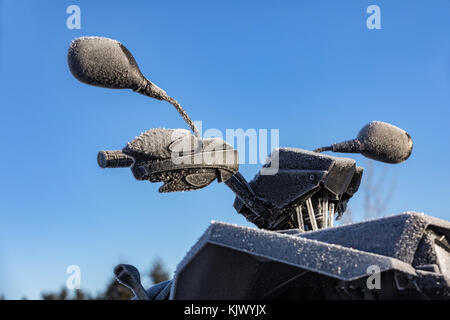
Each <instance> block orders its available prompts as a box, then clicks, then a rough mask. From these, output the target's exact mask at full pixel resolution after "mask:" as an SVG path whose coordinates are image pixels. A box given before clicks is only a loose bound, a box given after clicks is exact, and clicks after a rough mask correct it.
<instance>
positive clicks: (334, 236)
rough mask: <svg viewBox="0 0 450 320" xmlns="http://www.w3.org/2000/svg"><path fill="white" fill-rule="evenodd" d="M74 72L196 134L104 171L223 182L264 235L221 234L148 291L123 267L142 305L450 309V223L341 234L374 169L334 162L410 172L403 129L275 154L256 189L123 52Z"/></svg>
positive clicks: (411, 220) (92, 46)
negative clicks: (145, 101)
mask: <svg viewBox="0 0 450 320" xmlns="http://www.w3.org/2000/svg"><path fill="white" fill-rule="evenodd" d="M68 65H69V69H70V71H71V72H72V74H73V75H74V77H75V78H76V79H78V80H79V81H81V82H83V83H86V84H89V85H94V86H99V87H104V88H112V89H131V90H133V91H135V92H137V93H140V94H144V95H146V96H149V97H151V98H155V99H158V100H164V101H167V102H169V103H170V104H172V105H173V106H174V107H175V108H176V109H177V111H178V112H179V113H180V115H181V116H182V117H183V119H184V120H185V121H186V123H187V124H188V126H189V127H190V129H191V130H192V133H191V132H190V131H188V130H185V129H162V128H156V129H150V130H148V131H146V132H144V133H142V134H140V135H139V136H137V137H136V138H135V139H134V140H132V141H130V142H128V143H127V144H126V146H125V147H124V148H123V149H121V150H104V151H100V152H99V153H98V156H97V162H98V164H99V166H100V167H101V168H126V167H130V168H131V171H132V174H133V175H134V177H135V178H136V179H137V180H144V181H150V182H152V183H153V182H162V183H163V185H162V186H161V187H160V188H159V192H178V191H191V190H198V189H201V188H204V187H206V186H208V185H209V184H211V183H212V182H213V181H215V180H217V181H218V182H219V183H221V182H223V183H224V184H225V185H226V186H227V187H229V188H230V189H231V190H232V191H233V192H234V194H235V195H236V198H235V202H234V205H233V206H234V208H235V209H236V211H237V212H238V213H240V214H242V215H244V217H245V218H246V219H247V220H248V221H250V222H252V223H253V224H255V225H256V226H257V227H258V229H252V228H244V227H238V226H233V225H228V224H225V223H219V222H213V223H212V224H211V226H210V227H209V228H208V230H207V231H206V232H205V234H204V235H203V236H202V237H201V238H200V240H199V241H198V242H197V243H196V244H195V245H194V246H193V247H192V249H191V250H190V252H189V253H188V254H187V256H186V258H185V259H184V260H183V261H182V262H181V263H180V265H179V266H178V268H177V271H176V272H175V277H174V279H173V280H170V281H167V282H163V283H160V284H157V285H155V286H153V287H151V288H150V289H148V290H145V289H144V288H143V287H142V285H141V283H140V276H139V271H138V270H137V269H136V268H135V267H133V266H131V265H125V264H120V265H118V266H117V267H116V268H115V269H114V274H115V276H116V278H117V280H118V281H119V282H121V283H122V284H124V285H126V286H127V287H129V288H130V289H131V290H132V291H133V292H134V294H135V298H136V299H156V300H159V299H308V298H319V299H397V298H412V299H416V298H417V299H427V298H447V299H448V298H449V297H450V291H449V288H450V246H449V239H450V225H449V223H448V222H446V221H441V220H438V219H434V218H431V217H426V216H421V215H419V214H416V213H406V214H402V215H398V216H394V217H391V218H383V219H378V220H374V221H370V222H364V223H359V224H353V225H348V226H341V227H333V221H334V220H338V219H340V218H341V217H342V215H343V214H344V213H345V211H346V207H347V203H348V201H349V200H350V198H351V197H352V196H353V195H354V194H355V193H356V192H357V191H358V188H359V185H360V182H361V179H362V175H363V168H361V167H359V166H357V165H356V163H355V160H353V159H350V158H343V157H336V156H331V155H326V154H323V153H322V152H324V151H331V152H339V153H360V154H362V155H364V156H366V157H368V158H370V159H374V160H377V161H382V162H385V163H391V164H395V163H400V162H403V161H405V160H407V159H408V158H409V156H410V155H411V152H412V148H413V142H412V139H411V136H410V135H409V134H408V133H407V132H406V131H404V130H403V129H400V128H398V127H396V126H394V125H391V124H388V123H385V122H381V121H372V122H370V123H368V124H367V125H365V126H364V127H363V128H362V129H361V130H360V131H359V133H358V135H357V137H356V138H355V139H352V140H348V141H344V142H340V143H336V144H333V145H331V146H326V147H321V148H318V149H316V150H314V151H308V150H303V149H299V148H278V149H275V150H274V151H273V152H272V153H271V154H270V155H269V157H268V159H267V161H266V163H265V164H264V165H263V166H262V168H261V170H260V171H259V172H258V173H257V174H256V176H255V177H254V178H253V180H251V181H250V182H248V181H247V180H246V179H245V178H244V177H243V176H242V175H241V174H240V172H239V158H238V152H237V150H235V149H233V147H232V146H231V145H230V144H228V143H226V142H225V141H223V140H222V139H218V138H202V137H201V136H200V135H199V132H198V130H197V128H196V127H195V124H194V122H193V121H192V120H191V119H190V118H189V116H188V115H187V113H186V112H185V111H184V109H183V108H182V107H181V105H180V104H179V103H178V101H177V100H175V99H174V98H172V97H170V96H169V95H168V94H167V93H166V92H165V91H164V90H162V89H161V88H159V87H158V86H157V85H155V84H154V83H152V82H151V81H150V80H148V79H147V78H145V77H144V76H143V74H142V73H141V71H140V70H139V67H138V65H137V63H136V61H135V59H134V58H133V56H132V54H131V53H130V51H129V50H128V49H127V48H126V47H125V46H124V45H122V44H121V43H120V42H118V41H115V40H112V39H108V38H101V37H82V38H77V39H75V40H73V41H72V43H71V45H70V47H69V51H68ZM374 279H375V280H377V279H378V280H379V281H378V280H377V281H375V280H374ZM380 279H381V280H380ZM369 280H370V281H372V280H373V281H375V282H376V284H375V285H371V284H370V283H369V282H370V281H369Z"/></svg>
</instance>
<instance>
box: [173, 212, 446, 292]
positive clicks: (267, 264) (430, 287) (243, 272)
mask: <svg viewBox="0 0 450 320" xmlns="http://www.w3.org/2000/svg"><path fill="white" fill-rule="evenodd" d="M430 237H432V238H430ZM430 239H431V241H430ZM448 239H450V223H448V222H446V221H443V220H439V219H435V218H431V217H428V216H426V215H422V214H417V213H412V212H409V213H404V214H400V215H395V216H392V217H387V218H382V219H376V220H372V221H366V222H361V223H356V224H353V225H348V226H341V227H337V228H330V229H324V230H319V231H315V232H307V233H300V232H298V233H296V234H295V233H293V232H292V231H291V232H290V234H288V233H285V232H274V231H267V230H258V229H252V228H247V227H240V226H236V225H230V224H226V223H222V222H212V223H211V225H210V227H209V228H208V229H207V230H206V232H205V233H204V234H203V236H202V237H201V238H200V239H199V240H198V241H197V243H196V244H195V245H194V246H193V247H192V248H191V250H190V251H189V252H188V254H187V255H186V257H185V258H184V259H183V260H182V261H181V263H180V264H179V265H178V267H177V271H176V273H175V277H174V281H173V285H172V291H171V296H170V297H171V299H277V298H296V299H297V298H300V299H301V298H312V297H315V298H327V299H340V298H344V299H345V298H348V299H350V298H356V299H358V298H359V299H366V298H386V299H396V298H413V299H416V298H447V299H448V298H450V291H449V286H450V273H449V266H448V263H449V257H450V246H449V243H448ZM371 266H376V267H377V268H378V269H379V272H380V277H381V289H379V290H375V291H374V290H370V289H368V288H367V285H366V281H367V279H368V277H370V276H371V272H370V271H369V270H370V267H371Z"/></svg>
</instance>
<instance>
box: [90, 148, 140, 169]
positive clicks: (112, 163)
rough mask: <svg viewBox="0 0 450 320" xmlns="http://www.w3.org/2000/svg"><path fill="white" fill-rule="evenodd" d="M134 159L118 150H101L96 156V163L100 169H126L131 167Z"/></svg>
mask: <svg viewBox="0 0 450 320" xmlns="http://www.w3.org/2000/svg"><path fill="white" fill-rule="evenodd" d="M133 162H134V159H133V158H132V157H130V156H128V155H126V154H125V153H123V152H122V151H120V150H102V151H100V152H99V153H98V154H97V163H98V165H99V167H100V168H127V167H131V165H132V164H133Z"/></svg>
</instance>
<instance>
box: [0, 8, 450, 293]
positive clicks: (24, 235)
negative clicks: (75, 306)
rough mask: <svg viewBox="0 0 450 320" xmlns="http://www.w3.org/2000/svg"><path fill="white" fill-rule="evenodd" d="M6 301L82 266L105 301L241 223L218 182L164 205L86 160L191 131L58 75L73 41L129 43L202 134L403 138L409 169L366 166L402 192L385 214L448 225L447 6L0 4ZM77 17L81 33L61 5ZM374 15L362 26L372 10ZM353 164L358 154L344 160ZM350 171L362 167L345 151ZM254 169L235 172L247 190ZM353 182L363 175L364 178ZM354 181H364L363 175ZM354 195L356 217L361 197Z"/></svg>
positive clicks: (287, 141)
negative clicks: (117, 269) (389, 133)
mask: <svg viewBox="0 0 450 320" xmlns="http://www.w3.org/2000/svg"><path fill="white" fill-rule="evenodd" d="M0 4H1V6H0V10H1V12H0V14H1V18H0V19H1V20H0V28H1V29H0V37H1V38H0V68H1V77H0V88H1V97H2V99H1V101H2V102H1V104H0V121H1V122H0V123H1V125H0V137H1V139H2V140H1V141H2V146H3V152H2V155H1V157H0V218H1V221H2V222H1V224H0V294H5V295H6V297H7V298H13V299H14V298H21V297H23V296H26V297H28V298H39V297H40V293H41V292H42V291H49V290H56V289H59V288H60V287H62V286H63V285H64V284H65V282H66V279H67V276H68V275H67V274H66V268H67V266H69V265H73V264H75V265H79V266H80V268H81V287H82V289H85V290H87V291H89V292H91V293H95V292H98V291H99V290H101V289H102V288H103V287H104V285H105V283H106V282H107V281H108V280H109V279H110V278H111V276H112V268H113V267H114V266H115V265H116V264H117V263H119V262H128V263H132V264H134V265H136V266H137V267H138V268H140V269H141V270H143V271H145V270H147V269H148V268H149V265H150V263H151V261H152V260H153V259H154V258H155V257H161V259H162V260H163V261H164V262H165V263H166V265H167V266H168V267H169V268H170V270H171V271H174V269H175V267H176V264H177V263H178V262H179V261H180V260H181V259H182V258H183V256H184V254H185V253H186V251H187V250H188V249H189V248H190V246H191V245H193V244H194V243H195V241H196V239H197V238H198V237H199V236H200V235H201V234H202V232H203V231H204V230H205V229H206V227H207V226H208V224H209V222H210V221H211V220H220V221H226V222H230V223H236V224H240V225H249V224H248V223H246V222H245V219H244V218H243V217H242V216H240V215H238V214H237V213H236V212H235V211H234V209H233V208H232V203H233V199H234V197H233V194H232V192H231V191H230V190H228V189H227V187H226V186H225V185H223V184H217V183H213V184H212V185H210V186H209V187H207V188H205V189H203V190H200V191H195V192H188V193H173V194H159V193H158V191H157V189H158V185H156V184H150V183H146V182H138V181H135V180H134V178H133V177H132V175H131V173H130V171H129V170H128V169H120V170H119V169H118V170H101V169H100V168H98V166H97V163H96V155H97V152H98V151H99V150H103V149H120V148H122V147H123V146H125V144H126V143H127V142H128V141H130V140H131V139H132V138H134V136H135V135H137V134H139V133H140V132H141V131H145V130H147V129H150V128H153V127H167V128H186V125H185V124H184V122H183V121H182V119H181V117H179V116H178V114H177V113H176V111H175V110H174V109H173V108H172V107H170V105H168V104H166V103H162V102H159V101H156V100H151V99H148V98H146V97H144V96H140V95H137V94H135V93H133V92H131V91H128V90H107V89H101V88H96V87H89V86H87V85H84V84H82V83H80V82H78V81H76V80H75V79H74V78H73V77H72V75H71V74H70V72H69V70H68V68H67V63H66V55H67V48H68V46H69V44H70V41H71V40H72V39H73V38H76V37H79V36H86V35H87V36H90V35H98V36H104V37H110V38H114V39H117V40H119V41H121V42H123V43H124V44H125V45H126V46H127V47H128V49H130V51H131V52H132V53H133V55H134V56H135V58H136V60H137V62H138V64H139V66H140V68H141V70H142V72H143V73H144V75H146V76H147V77H148V78H149V79H150V80H152V81H153V82H155V83H156V84H158V85H159V86H160V87H162V88H163V89H165V90H166V91H167V92H168V93H169V94H170V95H172V96H174V97H175V98H176V99H178V100H179V101H180V102H181V104H182V105H183V106H184V107H185V108H186V110H187V112H188V113H189V115H190V116H191V117H192V118H193V119H194V120H202V121H203V126H204V128H217V129H219V130H222V131H223V132H225V129H227V128H233V129H234V128H243V129H248V128H256V129H259V128H267V129H271V128H276V129H279V130H280V145H281V146H289V147H299V148H304V149H314V148H316V147H319V146H323V145H327V144H330V143H334V142H338V141H342V140H346V139H349V138H353V137H354V136H356V133H357V132H358V130H359V129H360V128H361V127H362V126H363V125H364V124H366V123H367V122H370V121H372V120H381V121H386V122H389V123H392V124H394V125H397V126H399V127H401V128H404V129H405V130H407V131H408V132H409V133H410V134H411V136H412V138H413V140H414V150H413V153H412V155H411V157H410V159H409V160H408V161H406V162H405V163H402V164H399V165H388V164H382V163H376V164H375V172H376V173H377V172H378V173H381V172H384V171H385V170H388V173H389V175H390V176H391V177H393V178H395V181H396V187H395V189H394V194H393V196H392V200H391V201H390V202H389V204H388V207H387V208H386V212H385V214H386V215H388V214H393V213H400V212H403V211H406V210H416V211H420V212H425V213H427V214H429V215H432V216H436V217H439V218H443V219H447V220H450V211H449V209H448V207H449V205H448V204H447V203H446V202H445V201H446V200H447V199H448V198H449V196H450V184H449V183H448V181H449V180H450V173H449V170H448V165H447V160H448V159H449V157H450V148H449V133H450V129H449V125H450V123H449V119H450V90H449V89H450V41H449V35H450V34H449V31H450V19H449V18H448V17H449V14H450V10H449V9H450V2H449V1H447V0H436V1H433V2H431V3H429V2H422V1H378V0H377V1H345V2H337V1H331V0H330V1H320V2H319V1H312V0H308V1H283V2H282V3H281V2H280V3H275V2H273V1H189V2H187V1H185V2H182V1H164V2H162V1H100V0H97V1H75V0H71V1H54V0H51V1H50V0H48V1H42V0H40V1H24V0H14V1H13V0H3V1H0ZM72 4H76V5H78V6H80V8H81V29H80V30H69V29H67V27H66V19H67V17H68V14H66V8H67V7H68V6H69V5H72ZM371 4H376V5H378V6H379V7H380V8H381V27H382V29H381V30H369V29H367V27H366V19H367V17H368V16H369V15H368V14H367V13H366V8H367V7H368V6H369V5H371ZM352 157H353V156H352ZM353 158H354V159H356V160H357V162H358V164H359V165H362V166H365V164H366V163H367V162H366V160H365V159H364V158H363V157H360V156H354V157H353ZM259 168H260V165H242V166H241V172H242V173H243V175H244V176H245V177H246V178H247V179H248V180H249V179H251V178H252V177H253V175H254V174H255V173H256V172H257V170H258V169H259ZM363 179H364V178H363ZM363 183H364V182H363ZM362 198H363V197H362V196H361V195H358V194H357V195H356V196H355V197H354V199H352V200H351V202H350V205H352V208H353V211H354V212H355V220H358V219H359V218H358V217H361V214H362V213H361V208H362V207H363V205H362V201H363V199H362Z"/></svg>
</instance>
